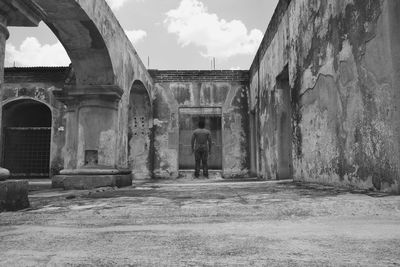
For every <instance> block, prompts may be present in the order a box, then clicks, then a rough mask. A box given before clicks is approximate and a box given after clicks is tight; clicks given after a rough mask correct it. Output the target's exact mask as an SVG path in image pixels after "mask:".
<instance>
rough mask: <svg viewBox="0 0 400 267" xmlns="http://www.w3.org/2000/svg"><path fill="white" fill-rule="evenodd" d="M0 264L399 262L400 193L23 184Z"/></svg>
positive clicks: (8, 217) (4, 232) (280, 185)
mask: <svg viewBox="0 0 400 267" xmlns="http://www.w3.org/2000/svg"><path fill="white" fill-rule="evenodd" d="M30 201H31V206H32V207H31V208H30V209H28V210H25V211H20V212H14V213H0V265H1V266H60V265H61V266H65V265H66V266H82V265H83V266H115V265H117V266H125V265H130V266H399V265H400V196H390V195H385V194H379V193H368V192H349V191H346V190H342V189H338V188H334V187H327V186H319V185H313V184H299V183H294V182H288V181H286V182H251V183H249V182H244V183H226V182H225V183H192V184H174V183H149V184H140V185H137V187H136V188H133V187H132V188H123V189H113V188H103V189H98V190H92V191H68V192H67V191H57V190H40V191H34V192H31V195H30Z"/></svg>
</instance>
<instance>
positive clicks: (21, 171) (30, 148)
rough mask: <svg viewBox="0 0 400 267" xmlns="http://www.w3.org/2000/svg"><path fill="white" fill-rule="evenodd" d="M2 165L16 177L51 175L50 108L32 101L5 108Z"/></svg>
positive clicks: (5, 106)
mask: <svg viewBox="0 0 400 267" xmlns="http://www.w3.org/2000/svg"><path fill="white" fill-rule="evenodd" d="M2 111H3V112H2V113H3V115H2V121H3V127H2V131H3V140H2V141H3V155H2V161H3V165H4V166H5V167H6V168H7V169H9V170H10V172H11V175H12V176H14V177H29V178H36V177H37V178H39V177H40V178H43V177H46V178H48V177H49V175H50V153H51V152H50V151H51V134H52V131H51V129H52V128H51V127H52V111H51V108H50V107H49V106H48V105H46V104H45V103H43V102H41V101H37V100H34V99H30V98H24V99H15V100H13V101H7V103H6V104H4V105H3V110H2Z"/></svg>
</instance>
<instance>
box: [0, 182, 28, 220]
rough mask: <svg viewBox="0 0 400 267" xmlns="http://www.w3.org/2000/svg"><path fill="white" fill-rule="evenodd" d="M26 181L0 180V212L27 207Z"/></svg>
mask: <svg viewBox="0 0 400 267" xmlns="http://www.w3.org/2000/svg"><path fill="white" fill-rule="evenodd" d="M28 193H29V183H28V181H16V180H7V181H1V182H0V212H2V211H17V210H22V209H26V208H29V206H30V204H29V198H28Z"/></svg>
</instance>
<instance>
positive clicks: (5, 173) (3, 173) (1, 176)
mask: <svg viewBox="0 0 400 267" xmlns="http://www.w3.org/2000/svg"><path fill="white" fill-rule="evenodd" d="M8 177H10V171H9V170H7V169H4V168H1V167H0V181H5V180H7V178H8Z"/></svg>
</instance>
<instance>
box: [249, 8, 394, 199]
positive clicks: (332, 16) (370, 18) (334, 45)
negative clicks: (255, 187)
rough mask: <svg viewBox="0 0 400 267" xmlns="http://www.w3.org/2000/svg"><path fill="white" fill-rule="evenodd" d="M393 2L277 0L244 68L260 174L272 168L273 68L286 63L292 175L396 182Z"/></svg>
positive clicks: (350, 182)
mask: <svg viewBox="0 0 400 267" xmlns="http://www.w3.org/2000/svg"><path fill="white" fill-rule="evenodd" d="M395 2H396V1H393V0H383V1H375V0H355V1H336V0H327V1H313V0H305V1H288V0H281V1H280V3H279V5H278V8H277V10H276V12H275V15H274V17H273V19H272V21H271V23H270V25H269V28H268V30H267V35H266V36H265V38H264V40H263V43H262V44H261V46H260V49H259V51H258V54H257V56H256V58H255V60H254V62H253V65H252V67H251V70H250V77H251V79H250V85H251V89H250V94H251V95H258V96H259V99H258V100H256V99H255V98H251V101H252V102H251V103H250V106H256V108H257V110H258V112H259V114H260V116H259V120H258V125H259V128H260V137H259V142H260V156H259V159H260V162H261V166H260V173H259V174H260V176H262V177H265V178H268V179H275V178H276V177H277V172H278V166H277V164H278V159H277V157H276V155H277V137H276V136H275V134H274V132H273V131H272V130H271V128H275V127H277V126H278V123H279V122H278V121H277V120H276V116H277V114H276V113H277V110H278V109H277V108H278V107H277V103H278V101H279V97H280V96H279V94H277V91H276V88H277V84H276V83H277V81H276V77H277V76H278V75H279V72H280V71H281V70H282V69H283V68H284V66H285V65H288V69H289V85H290V88H291V89H290V90H291V110H292V118H291V121H292V129H293V130H292V135H293V138H292V147H293V149H292V156H293V175H294V178H295V179H296V180H300V181H310V182H321V183H329V184H339V185H346V186H355V187H358V188H363V189H375V190H381V191H390V192H398V191H399V181H400V171H399V170H400V155H399V153H400V144H399V140H400V138H399V137H400V136H399V131H398V130H399V122H400V120H399V111H398V109H397V108H396V106H397V105H398V102H399V94H398V92H397V91H398V90H397V89H396V88H398V87H399V83H398V79H396V78H395V77H394V76H393V73H398V72H396V69H398V67H397V65H399V64H398V61H396V60H395V58H396V57H395V54H394V52H393V51H394V49H395V48H396V42H393V41H392V40H393V39H394V38H396V36H398V35H399V34H398V33H397V32H396V31H395V30H394V29H395V28H397V29H398V26H399V23H398V20H397V21H396V19H393V18H394V17H396V15H394V13H395V12H396V11H397V12H398V11H399V7H398V5H397V4H396V3H395ZM391 14H392V15H391ZM396 14H397V16H398V13H396ZM394 25H396V26H397V27H396V26H394ZM397 40H398V38H397ZM397 46H398V45H397ZM396 55H398V53H397V54H396Z"/></svg>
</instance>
